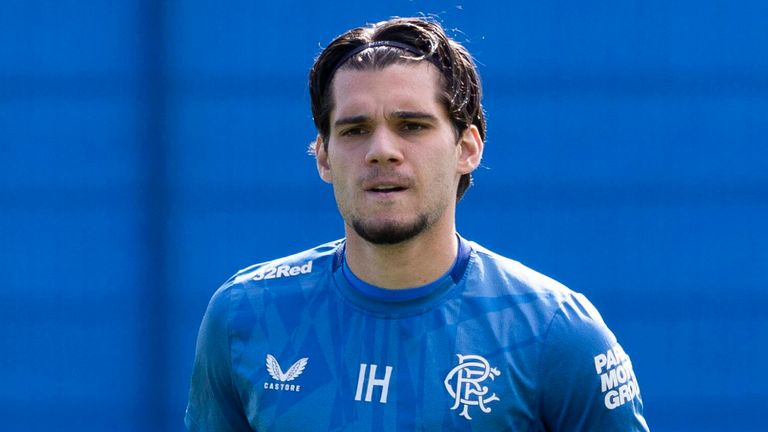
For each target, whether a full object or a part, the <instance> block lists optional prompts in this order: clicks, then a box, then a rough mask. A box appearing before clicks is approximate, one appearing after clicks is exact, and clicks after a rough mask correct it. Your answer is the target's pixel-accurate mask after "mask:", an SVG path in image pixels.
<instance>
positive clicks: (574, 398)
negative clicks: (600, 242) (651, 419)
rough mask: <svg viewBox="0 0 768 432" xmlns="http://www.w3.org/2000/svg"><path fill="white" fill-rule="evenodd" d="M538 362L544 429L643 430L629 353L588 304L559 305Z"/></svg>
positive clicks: (580, 299)
mask: <svg viewBox="0 0 768 432" xmlns="http://www.w3.org/2000/svg"><path fill="white" fill-rule="evenodd" d="M541 355H542V356H541V363H540V368H541V369H540V374H541V381H540V383H541V384H540V385H541V388H540V409H541V413H542V417H543V421H544V426H545V428H546V430H549V431H606V432H608V431H610V432H619V431H633V432H634V431H645V432H647V431H648V425H647V424H646V421H645V418H644V417H643V403H642V400H641V398H640V387H639V386H638V384H637V377H636V376H635V372H634V370H633V367H632V362H631V360H630V358H629V356H628V355H627V354H626V353H625V352H624V350H623V349H622V347H621V345H619V343H618V342H617V340H616V337H615V336H614V335H613V333H612V332H611V331H610V330H609V329H608V327H607V326H606V325H605V323H604V322H603V319H602V317H601V316H600V314H599V313H598V312H597V310H596V309H595V308H594V306H592V304H591V303H590V302H589V301H588V300H587V299H586V298H585V297H584V296H582V295H580V294H573V295H572V296H571V297H570V298H569V299H568V300H567V301H565V302H563V303H561V304H560V307H559V309H558V310H557V312H556V313H555V315H554V318H553V319H552V322H551V324H550V326H549V329H548V331H547V334H546V338H545V341H544V346H543V348H542V354H541Z"/></svg>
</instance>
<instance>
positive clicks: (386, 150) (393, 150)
mask: <svg viewBox="0 0 768 432" xmlns="http://www.w3.org/2000/svg"><path fill="white" fill-rule="evenodd" d="M365 161H366V162H367V163H369V164H373V165H385V164H399V163H400V162H402V161H403V154H402V152H401V151H400V146H399V142H398V137H397V135H396V134H393V133H392V132H391V131H389V130H387V129H386V128H377V129H376V130H375V131H374V133H373V134H371V137H370V140H369V146H368V153H366V155H365Z"/></svg>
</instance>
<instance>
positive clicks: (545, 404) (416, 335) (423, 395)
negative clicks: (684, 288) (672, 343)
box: [185, 239, 648, 431]
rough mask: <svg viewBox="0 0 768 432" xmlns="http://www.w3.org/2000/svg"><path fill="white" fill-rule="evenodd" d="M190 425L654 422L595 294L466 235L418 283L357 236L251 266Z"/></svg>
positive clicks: (207, 356)
mask: <svg viewBox="0 0 768 432" xmlns="http://www.w3.org/2000/svg"><path fill="white" fill-rule="evenodd" d="M185 423H186V425H187V428H188V429H189V430H191V431H250V430H255V431H326V430H327V431H502V430H503V431H647V430H648V427H647V425H646V422H645V419H644V418H643V415H642V402H641V399H640V389H639V387H638V384H637V378H636V376H635V373H634V370H633V368H632V362H631V361H630V359H629V356H628V355H627V354H626V353H625V352H624V350H623V349H622V347H621V346H620V345H619V344H618V342H617V341H616V338H615V337H614V335H613V334H612V333H611V331H610V330H609V329H608V328H607V327H606V325H605V323H604V322H603V320H602V318H601V317H600V314H599V313H598V312H597V310H595V308H594V307H593V306H592V305H591V304H590V303H589V301H588V300H587V299H586V298H584V296H582V295H581V294H578V293H575V292H573V291H571V290H569V289H568V288H566V287H564V286H563V285H561V284H559V283H557V282H555V281H553V280H552V279H549V278H547V277H546V276H543V275H541V274H539V273H537V272H535V271H533V270H531V269H529V268H527V267H525V266H523V265H521V264H520V263H518V262H516V261H513V260H510V259H507V258H504V257H502V256H499V255H497V254H494V253H493V252H490V251H488V250H486V249H484V248H483V247H481V246H479V245H477V244H476V243H472V242H469V241H466V240H464V239H459V253H458V257H457V260H456V262H455V264H454V266H453V268H452V269H451V270H450V271H449V272H448V273H447V274H446V275H445V276H443V277H442V278H440V279H439V280H437V281H435V282H433V283H431V284H429V285H426V286H423V287H418V288H414V289H406V290H386V289H381V288H377V287H374V286H371V285H368V284H366V283H365V282H363V281H361V280H360V279H358V278H356V277H355V275H354V274H352V272H351V271H349V268H348V267H347V266H346V264H345V260H344V241H343V240H340V241H336V242H332V243H328V244H325V245H322V246H319V247H317V248H314V249H312V250H309V251H305V252H302V253H299V254H296V255H292V256H289V257H286V258H282V259H279V260H275V261H271V262H267V263H263V264H258V265H255V266H252V267H249V268H247V269H244V270H242V271H240V272H239V273H237V274H236V275H235V276H233V277H232V278H231V279H230V280H229V281H227V282H226V283H225V284H224V285H223V286H222V287H221V288H220V289H219V290H218V291H217V292H216V293H215V294H214V296H213V298H212V299H211V302H210V304H209V306H208V310H207V311H206V314H205V317H204V318H203V322H202V325H201V328H200V334H199V336H198V341H197V351H196V356H195V364H194V370H193V375H192V384H191V390H190V397H189V405H188V407H187V415H186V419H185Z"/></svg>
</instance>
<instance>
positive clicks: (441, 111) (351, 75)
mask: <svg viewBox="0 0 768 432" xmlns="http://www.w3.org/2000/svg"><path fill="white" fill-rule="evenodd" d="M438 79H439V75H438V72H437V70H436V69H435V67H434V66H433V65H431V64H429V63H426V62H421V63H416V64H394V65H391V66H387V67H385V68H384V69H379V70H362V71H360V70H349V69H341V70H339V71H338V72H337V73H336V77H335V80H334V82H333V89H332V92H333V97H334V107H335V108H334V110H333V112H332V113H331V116H330V135H329V140H328V141H329V142H328V145H327V150H325V149H324V148H323V145H322V144H320V143H319V140H318V145H317V148H316V150H317V158H318V169H319V171H320V175H321V177H322V178H323V180H325V181H327V182H329V183H332V184H333V190H334V194H335V196H336V202H337V205H338V207H339V211H340V212H341V215H342V217H343V218H344V221H345V222H346V224H347V226H348V227H351V228H352V229H353V230H354V232H355V233H357V235H359V236H360V237H362V238H364V239H365V240H367V241H369V242H371V243H374V244H395V243H400V242H403V241H406V240H409V239H411V238H414V237H416V236H418V235H420V234H422V233H424V232H426V231H428V230H430V229H432V228H433V227H434V226H435V225H436V224H441V226H443V227H445V226H446V224H448V225H450V229H453V224H454V211H455V205H456V188H457V187H458V181H459V178H460V176H461V175H462V174H466V173H469V172H471V171H472V170H473V169H474V168H475V167H476V166H477V163H479V156H480V152H481V151H482V142H480V139H479V135H478V134H477V130H476V129H474V127H472V128H470V129H468V130H467V131H464V132H462V133H461V134H460V135H459V136H458V137H457V134H456V132H455V131H454V129H453V127H452V125H451V122H450V120H449V118H448V114H447V112H446V110H445V107H444V106H443V105H442V104H441V103H440V102H439V101H438V96H439V92H440V88H439V84H438Z"/></svg>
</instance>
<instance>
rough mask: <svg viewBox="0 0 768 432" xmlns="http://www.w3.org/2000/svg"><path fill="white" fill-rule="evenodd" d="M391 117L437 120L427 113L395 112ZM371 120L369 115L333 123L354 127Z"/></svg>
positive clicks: (347, 118)
mask: <svg viewBox="0 0 768 432" xmlns="http://www.w3.org/2000/svg"><path fill="white" fill-rule="evenodd" d="M391 116H392V117H394V118H396V119H400V120H431V121H436V120H437V117H435V116H434V115H432V114H429V113H425V112H419V111H395V112H393V113H392V115H391ZM370 120H371V118H370V117H369V116H367V115H358V116H351V117H343V118H340V119H338V120H336V121H335V122H333V125H334V126H337V127H338V126H346V125H354V124H361V123H367V122H369V121H370Z"/></svg>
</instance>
